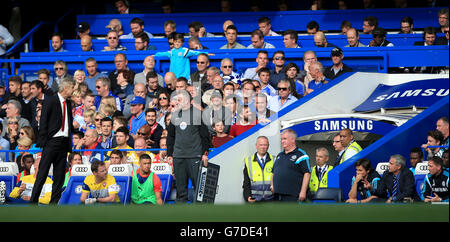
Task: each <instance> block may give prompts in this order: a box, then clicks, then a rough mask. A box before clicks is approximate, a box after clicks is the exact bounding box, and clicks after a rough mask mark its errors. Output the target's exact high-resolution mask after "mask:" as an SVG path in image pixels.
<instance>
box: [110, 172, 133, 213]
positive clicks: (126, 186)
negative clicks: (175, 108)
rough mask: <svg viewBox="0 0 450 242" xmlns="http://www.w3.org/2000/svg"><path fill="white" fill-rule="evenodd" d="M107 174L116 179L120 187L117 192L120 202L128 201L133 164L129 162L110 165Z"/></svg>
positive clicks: (126, 202)
mask: <svg viewBox="0 0 450 242" xmlns="http://www.w3.org/2000/svg"><path fill="white" fill-rule="evenodd" d="M108 174H109V175H111V176H113V177H114V178H115V179H116V183H117V185H119V187H120V190H119V193H118V194H117V195H118V196H119V198H120V202H121V203H123V204H124V205H125V204H128V203H130V199H131V179H132V174H133V166H132V165H131V164H119V165H110V166H109V168H108Z"/></svg>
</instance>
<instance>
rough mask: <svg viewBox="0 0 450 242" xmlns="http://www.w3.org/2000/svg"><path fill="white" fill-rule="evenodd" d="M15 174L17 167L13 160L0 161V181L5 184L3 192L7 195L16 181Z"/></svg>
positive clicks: (17, 170)
mask: <svg viewBox="0 0 450 242" xmlns="http://www.w3.org/2000/svg"><path fill="white" fill-rule="evenodd" d="M17 174H19V168H18V166H17V164H16V163H15V162H1V163H0V181H4V182H5V184H6V191H5V194H6V195H7V196H8V195H9V194H10V193H11V191H12V190H13V189H14V186H15V185H16V182H17Z"/></svg>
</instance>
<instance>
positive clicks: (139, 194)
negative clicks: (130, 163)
mask: <svg viewBox="0 0 450 242" xmlns="http://www.w3.org/2000/svg"><path fill="white" fill-rule="evenodd" d="M136 174H137V170H136V171H135V172H134V173H133V179H132V182H131V201H132V202H133V203H136V204H143V203H145V202H151V203H153V204H156V195H155V190H154V189H153V172H151V173H150V175H149V176H148V178H147V180H146V181H145V182H144V183H143V184H141V183H140V182H139V180H138V178H137V175H136Z"/></svg>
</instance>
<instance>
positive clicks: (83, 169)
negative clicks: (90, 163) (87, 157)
mask: <svg viewBox="0 0 450 242" xmlns="http://www.w3.org/2000/svg"><path fill="white" fill-rule="evenodd" d="M75 171H76V172H88V168H87V167H76V168H75Z"/></svg>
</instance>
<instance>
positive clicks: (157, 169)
mask: <svg viewBox="0 0 450 242" xmlns="http://www.w3.org/2000/svg"><path fill="white" fill-rule="evenodd" d="M153 170H154V171H165V170H166V167H165V166H154V167H153Z"/></svg>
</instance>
